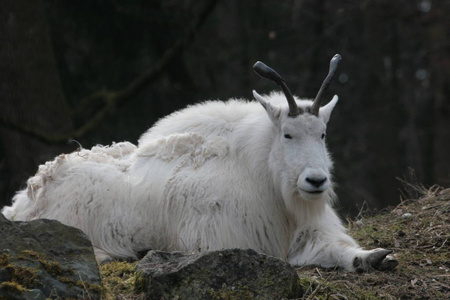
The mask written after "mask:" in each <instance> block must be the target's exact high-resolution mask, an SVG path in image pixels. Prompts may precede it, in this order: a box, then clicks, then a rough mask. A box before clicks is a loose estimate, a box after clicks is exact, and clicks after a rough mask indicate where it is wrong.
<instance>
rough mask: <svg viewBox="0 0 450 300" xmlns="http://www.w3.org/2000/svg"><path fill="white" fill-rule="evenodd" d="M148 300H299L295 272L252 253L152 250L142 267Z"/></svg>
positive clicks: (283, 264) (291, 268) (140, 269)
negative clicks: (190, 252) (186, 252)
mask: <svg viewBox="0 0 450 300" xmlns="http://www.w3.org/2000/svg"><path fill="white" fill-rule="evenodd" d="M137 270H138V271H141V272H142V273H141V276H142V285H143V286H142V288H143V289H144V291H145V292H146V295H147V298H148V299H158V300H159V299H281V298H300V297H301V296H302V289H301V287H300V283H299V277H298V275H297V273H296V271H295V269H294V268H293V267H292V266H291V265H290V264H288V263H287V262H284V261H282V260H280V259H278V258H274V257H271V256H267V255H263V254H259V253H257V252H256V251H254V250H251V249H246V250H243V249H228V250H221V251H211V252H204V253H199V254H183V253H181V252H172V253H167V252H162V251H150V252H149V253H148V254H147V255H146V256H145V257H144V258H143V259H142V260H141V261H140V263H139V265H138V267H137Z"/></svg>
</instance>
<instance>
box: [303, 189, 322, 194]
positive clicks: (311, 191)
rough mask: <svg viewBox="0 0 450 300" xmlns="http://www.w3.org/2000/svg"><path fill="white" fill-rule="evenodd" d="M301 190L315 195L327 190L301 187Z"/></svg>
mask: <svg viewBox="0 0 450 300" xmlns="http://www.w3.org/2000/svg"><path fill="white" fill-rule="evenodd" d="M300 190H301V191H302V192H305V193H307V194H313V195H318V194H322V193H323V192H324V191H325V190H304V189H300Z"/></svg>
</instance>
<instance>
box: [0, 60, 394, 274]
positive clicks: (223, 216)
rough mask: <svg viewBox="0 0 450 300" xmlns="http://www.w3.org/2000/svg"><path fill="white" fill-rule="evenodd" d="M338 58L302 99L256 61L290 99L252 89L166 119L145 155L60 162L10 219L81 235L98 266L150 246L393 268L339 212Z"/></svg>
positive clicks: (148, 140)
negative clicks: (331, 144)
mask: <svg viewBox="0 0 450 300" xmlns="http://www.w3.org/2000/svg"><path fill="white" fill-rule="evenodd" d="M340 59H341V58H340V56H339V55H335V56H334V57H333V59H332V60H331V62H330V71H329V74H328V76H327V77H326V79H325V81H324V83H323V84H322V87H321V88H320V90H319V92H318V94H317V97H316V98H315V100H314V101H311V100H300V99H297V98H294V97H293V96H292V94H291V93H290V91H289V89H288V87H287V86H286V84H285V82H284V80H283V79H282V78H281V77H280V76H279V75H278V73H276V72H275V71H273V70H272V69H270V68H269V67H267V66H266V65H264V64H263V63H261V62H258V63H256V64H255V66H254V70H255V71H256V72H257V73H258V74H259V75H260V76H262V77H265V78H267V79H270V80H272V81H274V82H275V83H277V84H278V85H280V86H281V88H282V90H283V92H284V96H283V94H281V93H278V92H273V93H271V94H269V95H267V96H261V95H259V94H258V93H257V92H255V91H253V95H254V97H255V98H256V100H257V101H258V102H259V104H258V103H257V102H247V101H243V100H229V101H227V102H220V101H209V102H205V103H202V104H198V105H194V106H190V107H187V108H185V109H183V110H181V111H178V112H175V113H173V114H171V115H169V116H168V117H166V118H163V119H162V120H160V121H158V122H157V123H156V124H155V125H154V126H153V127H152V128H150V129H149V130H148V131H147V132H146V133H144V134H143V135H142V136H141V138H140V139H139V144H138V146H137V147H136V146H135V145H133V144H131V143H128V142H123V143H117V144H113V145H112V146H109V147H102V146H96V147H93V148H92V149H91V150H84V149H82V150H80V151H78V152H74V153H71V154H63V155H60V156H58V157H57V158H56V159H55V160H53V161H51V162H47V163H46V164H44V165H41V166H40V167H39V170H38V172H37V174H36V175H35V176H34V177H31V178H30V179H29V180H28V185H27V188H26V189H25V190H22V191H19V192H18V193H17V194H16V195H15V196H14V199H13V204H12V206H10V207H5V208H3V210H2V212H3V214H4V215H5V216H6V217H7V218H9V219H11V220H32V219H37V218H48V219H56V220H59V221H61V222H62V223H65V224H67V225H71V226H74V227H77V228H79V229H81V230H82V231H84V232H85V233H86V234H87V236H88V237H89V238H90V239H91V241H92V244H93V246H94V249H95V253H96V257H97V259H98V261H99V262H103V261H107V260H110V259H114V258H137V257H138V253H141V252H142V251H146V250H149V249H160V250H166V251H171V250H179V251H188V252H192V251H207V250H217V249H223V248H252V249H255V250H256V251H259V252H262V253H265V254H268V255H272V256H275V257H279V258H282V259H285V260H287V261H288V262H290V263H291V264H293V265H320V266H323V267H336V266H337V267H341V268H343V269H345V270H348V271H358V272H362V271H370V270H372V269H379V270H389V269H393V268H394V267H395V266H396V265H397V261H395V260H394V259H393V258H392V257H391V256H389V255H388V254H389V253H391V251H389V250H385V249H375V250H370V251H369V250H363V249H362V248H360V247H359V246H358V244H357V243H356V242H355V241H354V240H353V239H352V238H351V237H350V236H349V235H347V234H346V233H345V229H344V227H343V225H342V223H341V221H340V219H339V218H338V216H337V214H336V213H335V211H334V210H333V208H332V203H333V199H334V198H335V194H334V192H333V183H332V177H331V174H330V171H331V168H332V162H331V159H330V156H329V154H328V152H327V149H326V145H325V132H326V125H327V123H328V120H329V119H330V115H331V112H332V111H333V108H334V106H335V105H336V103H337V100H338V98H337V96H334V98H333V99H332V100H331V101H330V102H329V103H328V104H326V105H325V106H321V104H322V98H323V96H322V94H323V92H324V90H325V89H326V88H327V86H328V84H329V82H330V80H331V78H332V77H333V74H334V72H335V70H336V67H337V65H338V62H339V61H340ZM286 99H287V101H286ZM286 102H287V103H286Z"/></svg>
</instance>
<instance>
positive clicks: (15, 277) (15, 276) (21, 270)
mask: <svg viewBox="0 0 450 300" xmlns="http://www.w3.org/2000/svg"><path fill="white" fill-rule="evenodd" d="M6 269H7V270H8V271H9V272H10V274H11V276H12V280H11V281H13V282H15V283H18V284H21V285H23V286H25V287H27V288H33V287H36V286H37V285H39V279H40V276H39V273H38V272H37V270H36V269H32V268H28V267H24V266H18V265H13V264H10V265H8V266H7V267H6Z"/></svg>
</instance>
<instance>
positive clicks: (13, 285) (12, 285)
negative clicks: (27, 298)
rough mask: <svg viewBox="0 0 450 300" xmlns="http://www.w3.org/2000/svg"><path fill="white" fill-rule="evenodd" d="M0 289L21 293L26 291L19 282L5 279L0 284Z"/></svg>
mask: <svg viewBox="0 0 450 300" xmlns="http://www.w3.org/2000/svg"><path fill="white" fill-rule="evenodd" d="M0 290H4V291H8V292H12V293H20V294H21V293H23V292H25V291H26V288H24V287H23V286H22V285H21V284H20V283H17V282H13V281H5V282H2V283H1V284H0Z"/></svg>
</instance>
